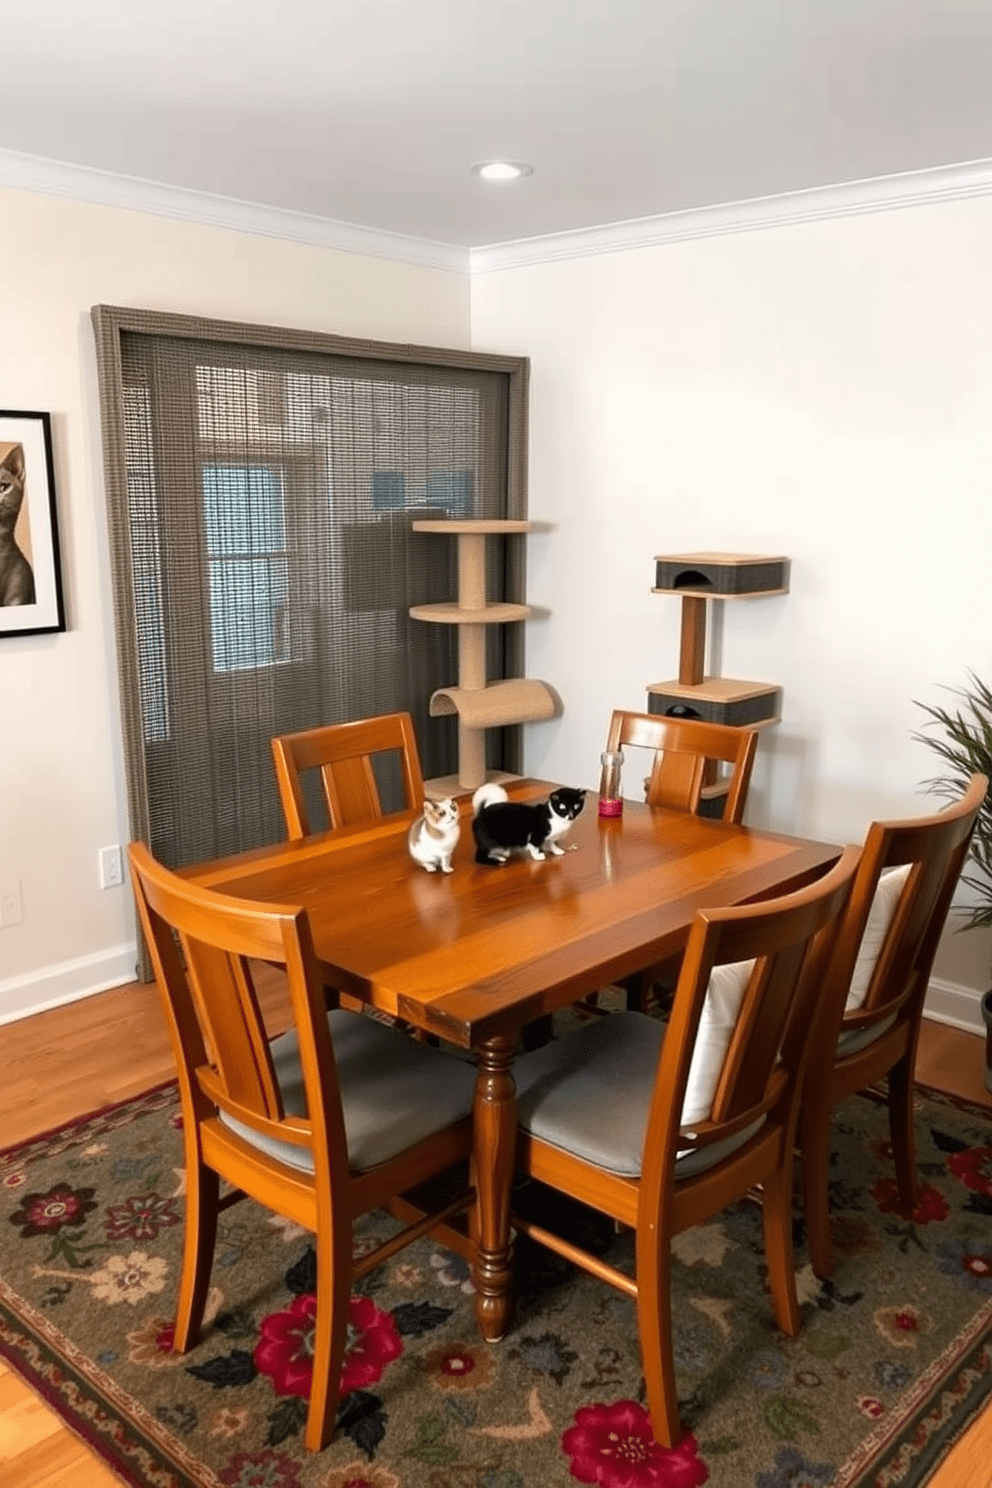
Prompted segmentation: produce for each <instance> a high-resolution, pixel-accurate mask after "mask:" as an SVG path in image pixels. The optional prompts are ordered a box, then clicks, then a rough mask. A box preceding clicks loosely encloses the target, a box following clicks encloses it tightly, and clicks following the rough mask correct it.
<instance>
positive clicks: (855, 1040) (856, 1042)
mask: <svg viewBox="0 0 992 1488" xmlns="http://www.w3.org/2000/svg"><path fill="white" fill-rule="evenodd" d="M895 1021H896V1015H895V1013H892V1014H890V1016H889V1017H888V1018H883V1019H882V1021H881V1022H880V1023H869V1024H868V1026H867V1027H866V1028H850V1029H848V1031H847V1033H844V1032H841V1034H840V1037H839V1038H838V1040H837V1055H838V1057H839V1058H844V1057H846V1056H847V1055H850V1054H858V1053H860V1051H861V1050H862V1049H867V1048H868V1046H869V1044H873V1043H874V1042H875V1040H876V1039H880V1038H881V1037H882V1034H883V1033H885V1032H886V1031H887V1030H888V1029H890V1028H891V1027H892V1025H893V1023H894V1022H895Z"/></svg>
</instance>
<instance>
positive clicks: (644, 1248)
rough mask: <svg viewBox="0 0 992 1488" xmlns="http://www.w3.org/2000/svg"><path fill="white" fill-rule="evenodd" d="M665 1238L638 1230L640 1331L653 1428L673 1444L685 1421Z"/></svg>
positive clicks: (659, 1439)
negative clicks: (677, 1381) (681, 1414)
mask: <svg viewBox="0 0 992 1488" xmlns="http://www.w3.org/2000/svg"><path fill="white" fill-rule="evenodd" d="M662 1239H663V1242H664V1243H663V1244H662V1243H661V1240H654V1239H652V1238H651V1237H646V1238H644V1239H642V1236H641V1234H640V1233H639V1234H638V1244H637V1331H638V1334H639V1336H640V1340H641V1360H642V1362H643V1364H644V1383H645V1385H646V1387H647V1397H648V1411H649V1412H650V1415H651V1430H652V1431H653V1433H654V1439H655V1441H656V1442H658V1443H659V1445H660V1446H663V1447H669V1448H671V1447H677V1446H678V1444H679V1442H680V1441H681V1440H682V1423H681V1422H680V1420H679V1397H678V1393H677V1391H676V1389H675V1356H674V1353H673V1350H672V1296H671V1279H670V1267H671V1237H670V1236H669V1235H668V1234H667V1233H666V1234H665V1235H664V1236H663V1237H662Z"/></svg>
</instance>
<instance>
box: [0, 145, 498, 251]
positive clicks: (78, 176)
mask: <svg viewBox="0 0 992 1488" xmlns="http://www.w3.org/2000/svg"><path fill="white" fill-rule="evenodd" d="M0 186H6V187H10V188H12V189H13V190H16V191H35V192H39V193H40V194H41V195H43V196H61V197H67V198H70V199H71V200H74V201H83V202H91V203H95V204H96V205H98V206H104V207H123V208H124V209H125V210H128V211H134V212H149V213H151V214H152V215H153V216H156V217H170V218H172V219H173V220H174V221H178V222H195V223H198V224H200V225H201V226H207V227H220V228H226V229H227V230H228V231H230V232H239V233H250V234H251V235H253V236H255V237H262V238H281V239H284V240H287V241H289V242H292V243H305V244H307V245H308V246H310V247H313V248H332V249H336V250H338V251H339V252H341V253H359V254H363V255H364V256H365V257H367V258H388V259H393V260H395V261H398V262H400V263H408V264H414V265H416V266H417V267H419V268H427V269H450V270H452V271H454V272H455V273H460V274H465V273H467V272H468V269H469V250H468V249H467V248H460V247H458V246H456V245H455V244H453V243H432V242H430V241H428V240H427V239H422V238H408V237H404V236H403V235H402V234H401V233H388V232H377V231H376V230H375V229H373V228H369V227H358V226H355V225H354V224H352V223H350V222H335V221H334V220H333V219H331V218H327V217H313V216H311V215H310V214H309V213H306V212H291V211H283V210H281V209H280V208H277V207H266V206H261V205H259V204H257V203H254V202H244V201H237V200H235V199H234V198H233V197H227V196H213V195H211V194H210V193H209V192H206V191H185V190H181V189H180V188H179V187H176V186H164V185H162V184H161V183H159V182H157V181H145V180H142V179H141V178H139V177H137V176H119V175H115V174H114V173H113V172H112V171H101V170H91V169H89V168H88V167H84V166H79V165H67V164H65V163H63V162H62V161H58V160H45V159H42V158H41V157H40V156H37V155H22V154H20V153H18V152H17V151H14V150H0Z"/></svg>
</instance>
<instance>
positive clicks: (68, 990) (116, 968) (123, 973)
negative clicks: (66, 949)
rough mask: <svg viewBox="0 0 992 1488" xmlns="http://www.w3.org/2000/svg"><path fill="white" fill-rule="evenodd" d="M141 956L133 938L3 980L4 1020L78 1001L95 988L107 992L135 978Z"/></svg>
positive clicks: (0, 1009) (0, 1011) (0, 1007)
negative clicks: (96, 952)
mask: <svg viewBox="0 0 992 1488" xmlns="http://www.w3.org/2000/svg"><path fill="white" fill-rule="evenodd" d="M137 960H138V948H137V946H136V945H135V943H134V942H133V941H132V942H130V943H129V944H127V945H120V946H114V947H113V948H112V949H110V950H107V951H101V952H100V953H99V954H98V955H96V956H83V957H81V958H80V960H78V961H63V962H62V963H61V965H59V966H46V967H45V968H44V969H43V970H42V971H38V972H32V973H30V974H29V975H28V976H22V977H11V978H10V979H9V980H8V981H3V982H0V1024H4V1023H13V1022H16V1020H17V1019H18V1018H28V1017H30V1016H31V1014H32V1013H43V1012H45V1011H46V1010H47V1009H48V1008H56V1007H61V1006H62V1005H63V1004H64V1003H67V1002H78V1001H79V999H80V998H82V997H91V996H92V995H93V994H94V992H106V991H107V989H108V987H120V986H122V985H123V983H125V982H133V981H134V979H135V966H136V964H137Z"/></svg>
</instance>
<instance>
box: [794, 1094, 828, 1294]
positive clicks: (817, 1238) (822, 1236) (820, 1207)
mask: <svg viewBox="0 0 992 1488" xmlns="http://www.w3.org/2000/svg"><path fill="white" fill-rule="evenodd" d="M800 1132H801V1137H800V1149H801V1159H802V1170H803V1217H804V1219H805V1221H806V1241H807V1244H808V1246H809V1260H810V1265H811V1266H812V1268H813V1273H814V1275H816V1276H819V1277H821V1278H823V1277H827V1276H829V1275H830V1274H831V1272H832V1271H833V1268H834V1262H833V1255H832V1252H831V1247H830V1201H829V1193H828V1182H829V1172H830V1109H829V1107H826V1108H824V1107H822V1106H819V1105H818V1104H817V1103H814V1102H809V1103H807V1105H805V1106H804V1107H803V1110H802V1115H801V1116H800Z"/></svg>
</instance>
